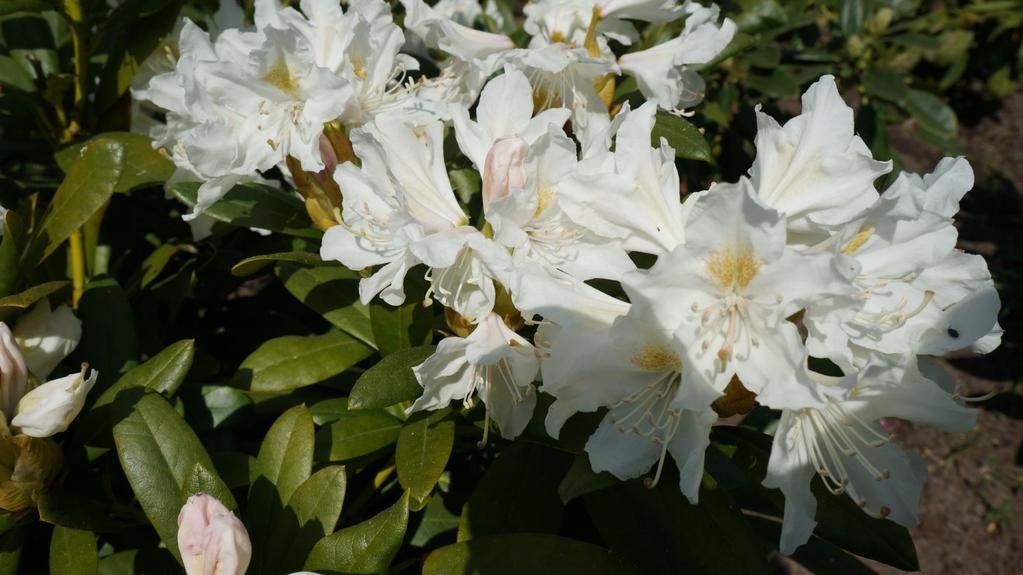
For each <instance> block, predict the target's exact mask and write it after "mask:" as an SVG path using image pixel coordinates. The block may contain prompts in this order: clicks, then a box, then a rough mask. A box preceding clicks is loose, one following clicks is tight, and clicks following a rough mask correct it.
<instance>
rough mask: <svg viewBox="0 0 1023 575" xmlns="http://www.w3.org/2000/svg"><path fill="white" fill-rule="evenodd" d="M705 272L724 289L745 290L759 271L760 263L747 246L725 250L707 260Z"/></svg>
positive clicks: (715, 253)
mask: <svg viewBox="0 0 1023 575" xmlns="http://www.w3.org/2000/svg"><path fill="white" fill-rule="evenodd" d="M707 271H709V272H710V275H711V276H713V277H714V279H715V280H717V282H718V284H719V285H720V286H721V287H722V288H724V289H730V288H736V287H737V288H739V289H745V288H746V286H748V285H749V283H750V282H751V281H753V278H754V277H756V275H757V272H758V271H760V262H758V261H757V259H756V257H754V256H753V248H751V247H749V246H743V247H741V248H725V249H723V250H720V251H717V252H714V253H712V254H711V256H710V258H708V259H707Z"/></svg>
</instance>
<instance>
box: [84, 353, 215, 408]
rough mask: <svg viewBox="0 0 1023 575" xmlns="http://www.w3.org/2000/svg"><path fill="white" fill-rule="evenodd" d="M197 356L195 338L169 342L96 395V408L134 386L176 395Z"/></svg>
mask: <svg viewBox="0 0 1023 575" xmlns="http://www.w3.org/2000/svg"><path fill="white" fill-rule="evenodd" d="M194 357H195V340H192V339H183V340H181V341H178V342H175V343H172V344H170V345H168V346H167V347H165V348H164V349H163V351H161V352H160V353H158V354H156V355H154V356H153V357H151V358H149V361H147V362H145V363H143V364H142V365H140V366H138V367H135V368H133V369H132V370H131V371H129V372H128V373H126V374H124V375H123V376H121V378H120V379H118V380H117V381H116V382H115V383H114V384H113V385H111V386H110V387H108V388H107V389H106V391H104V392H103V393H102V394H101V395H100V396H99V398H98V399H96V402H95V403H94V404H93V405H92V409H94V410H95V409H97V408H100V407H103V406H104V405H108V404H110V403H112V402H113V401H114V398H115V397H117V394H118V393H120V392H122V391H124V390H126V389H130V388H133V387H144V388H147V389H151V390H153V391H155V392H157V393H160V394H163V395H164V396H167V397H170V396H172V395H174V393H175V392H177V390H178V388H179V387H181V384H182V383H184V381H185V376H187V375H188V370H190V369H191V368H192V359H193V358H194Z"/></svg>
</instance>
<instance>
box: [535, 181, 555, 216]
mask: <svg viewBox="0 0 1023 575" xmlns="http://www.w3.org/2000/svg"><path fill="white" fill-rule="evenodd" d="M553 201H554V186H543V187H541V188H540V189H539V190H537V191H536V210H535V211H534V212H533V217H534V218H535V217H537V216H539V215H540V214H542V213H543V212H544V210H546V209H547V208H548V207H549V206H550V205H551V202H553Z"/></svg>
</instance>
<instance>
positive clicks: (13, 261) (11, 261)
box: [0, 210, 20, 317]
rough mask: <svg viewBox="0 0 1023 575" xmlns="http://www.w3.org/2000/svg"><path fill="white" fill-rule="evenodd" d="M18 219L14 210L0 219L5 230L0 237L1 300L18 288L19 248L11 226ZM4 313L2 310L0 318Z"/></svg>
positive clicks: (1, 226) (0, 224)
mask: <svg viewBox="0 0 1023 575" xmlns="http://www.w3.org/2000/svg"><path fill="white" fill-rule="evenodd" d="M16 218H17V214H15V212H14V211H13V210H8V211H7V213H5V214H4V215H3V217H0V228H3V232H4V233H3V237H0V298H5V297H7V296H9V295H11V294H12V293H14V290H16V289H17V288H18V274H19V269H18V259H19V255H20V253H19V247H18V241H17V235H16V234H14V233H12V230H11V224H10V222H13V221H14V220H15V219H16ZM2 314H3V311H2V309H0V317H2Z"/></svg>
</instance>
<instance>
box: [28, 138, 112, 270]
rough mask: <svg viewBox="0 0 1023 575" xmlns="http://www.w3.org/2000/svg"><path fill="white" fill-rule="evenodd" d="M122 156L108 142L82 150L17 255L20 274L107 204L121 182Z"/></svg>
mask: <svg viewBox="0 0 1023 575" xmlns="http://www.w3.org/2000/svg"><path fill="white" fill-rule="evenodd" d="M124 155H125V150H124V146H123V145H122V144H120V143H118V142H114V141H110V140H102V141H96V142H90V143H88V144H86V145H85V146H84V147H83V148H82V151H81V153H80V154H79V155H78V158H77V159H76V160H75V161H74V163H72V164H71V167H70V168H68V171H67V175H66V176H65V177H64V181H63V182H62V183H61V184H60V187H59V188H57V193H56V194H55V195H54V196H53V200H52V201H51V202H50V206H49V208H48V209H47V211H46V215H44V216H43V221H42V223H41V224H40V225H39V229H38V230H36V231H35V232H34V233H33V234H32V238H31V239H30V240H29V243H28V246H26V248H25V251H24V253H22V255H21V270H22V271H23V272H27V271H29V270H31V269H32V268H34V267H35V266H36V265H37V264H38V263H39V262H41V261H43V260H44V259H46V257H47V256H49V255H50V254H52V253H53V252H54V251H55V250H56V249H57V248H58V247H60V245H61V244H63V243H64V240H66V239H68V237H70V236H71V234H72V233H73V232H74V231H75V230H77V229H78V228H80V227H82V225H83V224H85V222H87V221H89V218H91V217H92V216H93V214H95V213H96V212H97V211H99V210H100V208H102V207H103V205H104V204H106V203H107V201H108V200H109V199H110V196H111V195H112V194H113V193H114V188H115V186H116V184H117V181H118V180H120V178H121V175H122V170H123V168H124Z"/></svg>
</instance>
